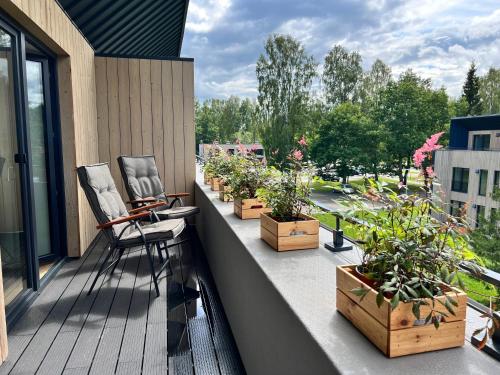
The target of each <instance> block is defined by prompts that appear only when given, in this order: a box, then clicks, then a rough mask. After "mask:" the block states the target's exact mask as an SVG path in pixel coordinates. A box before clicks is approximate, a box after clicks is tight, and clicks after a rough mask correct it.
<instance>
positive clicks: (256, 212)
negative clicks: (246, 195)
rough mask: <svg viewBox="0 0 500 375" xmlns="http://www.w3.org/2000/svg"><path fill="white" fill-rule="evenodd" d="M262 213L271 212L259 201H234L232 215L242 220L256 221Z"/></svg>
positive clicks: (253, 199) (252, 199)
mask: <svg viewBox="0 0 500 375" xmlns="http://www.w3.org/2000/svg"><path fill="white" fill-rule="evenodd" d="M263 212H271V209H270V208H268V207H266V204H265V203H264V202H262V201H261V200H260V199H257V198H251V199H235V200H234V213H235V215H236V216H238V217H239V218H240V219H242V220H247V219H258V218H260V214H261V213H263Z"/></svg>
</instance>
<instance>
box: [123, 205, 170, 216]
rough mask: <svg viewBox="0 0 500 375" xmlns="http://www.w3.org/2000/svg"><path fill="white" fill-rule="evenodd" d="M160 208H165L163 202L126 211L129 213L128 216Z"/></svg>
mask: <svg viewBox="0 0 500 375" xmlns="http://www.w3.org/2000/svg"><path fill="white" fill-rule="evenodd" d="M162 206H165V202H156V203H153V204H148V205H147V206H141V207H138V208H134V209H132V210H128V212H129V214H135V213H137V212H143V211H149V210H152V209H153V208H158V207H162Z"/></svg>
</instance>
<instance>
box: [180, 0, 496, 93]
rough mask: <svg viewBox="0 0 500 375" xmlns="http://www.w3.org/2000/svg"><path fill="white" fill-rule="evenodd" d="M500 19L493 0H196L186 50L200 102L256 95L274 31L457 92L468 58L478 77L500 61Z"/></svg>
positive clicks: (313, 48)
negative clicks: (259, 67) (353, 53)
mask: <svg viewBox="0 0 500 375" xmlns="http://www.w3.org/2000/svg"><path fill="white" fill-rule="evenodd" d="M499 20H500V5H499V3H498V1H496V0H494V1H493V0H483V1H481V2H470V1H468V0H447V1H436V0H368V1H366V0H338V1H335V2H332V1H329V0H316V1H302V0H300V1H299V0H287V1H286V0H252V1H248V0H220V1H215V0H191V1H190V6H189V13H188V21H187V23H186V33H185V40H184V44H183V55H185V56H190V57H194V58H195V69H196V95H197V96H198V97H199V98H201V99H205V98H210V97H220V98H225V97H228V96H230V95H240V96H248V97H255V96H256V95H257V82H256V78H255V62H256V61H257V58H258V56H259V54H260V53H262V52H263V47H264V43H265V41H266V39H267V37H268V36H269V35H270V34H272V33H286V34H290V35H292V36H294V37H295V38H297V39H298V40H300V41H301V42H302V43H303V44H304V45H305V47H306V51H307V52H308V53H310V54H312V55H314V57H315V58H316V60H317V61H318V62H320V63H321V62H322V61H323V59H324V56H325V55H326V54H327V53H328V51H329V49H330V48H332V47H333V45H335V44H342V45H344V46H345V47H347V48H349V49H351V50H357V51H359V52H360V53H361V55H362V57H363V67H364V68H365V69H369V68H370V66H371V64H372V63H373V62H374V61H375V60H376V59H377V58H380V59H382V60H383V61H385V62H386V63H387V64H389V65H390V66H391V67H392V71H393V74H394V76H395V77H397V76H398V75H399V74H401V73H402V72H403V71H405V70H406V69H408V68H411V69H413V70H414V71H415V72H417V73H418V74H420V75H421V76H423V77H426V78H431V79H432V82H433V85H434V87H436V88H438V87H441V86H445V87H446V88H447V91H448V94H450V95H452V96H458V95H459V94H460V92H461V87H462V84H463V80H464V78H465V74H466V71H467V69H468V66H469V64H470V62H471V60H474V61H475V62H476V64H477V65H478V66H479V73H480V74H484V73H485V72H486V71H487V70H488V69H489V67H490V66H496V67H499V66H500V22H499ZM320 69H321V67H320Z"/></svg>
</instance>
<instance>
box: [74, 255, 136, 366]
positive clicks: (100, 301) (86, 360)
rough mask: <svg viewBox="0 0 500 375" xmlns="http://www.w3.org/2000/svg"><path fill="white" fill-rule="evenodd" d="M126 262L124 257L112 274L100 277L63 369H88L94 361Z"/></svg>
mask: <svg viewBox="0 0 500 375" xmlns="http://www.w3.org/2000/svg"><path fill="white" fill-rule="evenodd" d="M126 262H127V258H126V257H125V256H124V257H123V259H122V260H121V261H120V262H119V264H118V267H117V268H116V270H115V272H114V274H113V275H108V274H106V275H104V276H102V279H103V282H102V284H101V285H100V288H99V290H98V291H94V292H92V293H93V294H97V297H96V299H95V302H94V304H93V305H92V307H91V309H90V311H89V313H88V314H87V318H86V320H85V324H84V325H83V327H82V330H81V332H80V335H79V336H78V340H77V342H76V344H75V346H74V348H73V351H72V353H71V355H70V357H69V359H68V362H67V363H66V367H65V368H90V367H91V366H92V360H93V359H94V355H95V352H96V350H97V346H98V344H99V340H100V338H101V334H102V331H103V329H104V325H105V323H106V319H107V317H108V314H109V311H110V308H111V304H112V303H113V300H114V296H115V293H116V290H117V287H118V286H119V283H120V280H121V276H122V270H123V268H124V265H125V263H126Z"/></svg>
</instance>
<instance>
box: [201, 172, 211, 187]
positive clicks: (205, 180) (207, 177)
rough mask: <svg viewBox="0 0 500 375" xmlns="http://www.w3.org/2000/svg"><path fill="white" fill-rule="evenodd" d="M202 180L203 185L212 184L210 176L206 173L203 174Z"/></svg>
mask: <svg viewBox="0 0 500 375" xmlns="http://www.w3.org/2000/svg"><path fill="white" fill-rule="evenodd" d="M203 182H204V183H205V185H211V184H212V177H211V176H210V175H208V174H206V173H204V174H203Z"/></svg>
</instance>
